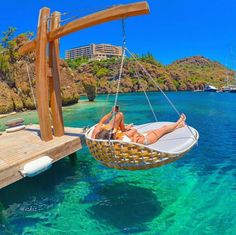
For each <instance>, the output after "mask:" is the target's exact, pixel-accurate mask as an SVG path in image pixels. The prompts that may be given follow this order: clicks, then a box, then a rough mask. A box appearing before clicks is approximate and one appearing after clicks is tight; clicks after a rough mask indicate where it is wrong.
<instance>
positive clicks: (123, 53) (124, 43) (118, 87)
mask: <svg viewBox="0 0 236 235" xmlns="http://www.w3.org/2000/svg"><path fill="white" fill-rule="evenodd" d="M122 33H123V46H122V58H121V64H120V71H119V77H118V84H117V89H116V96H115V102H114V106H116V105H117V100H118V94H119V90H120V81H121V76H122V71H123V66H124V58H125V47H126V33H125V21H124V19H122Z"/></svg>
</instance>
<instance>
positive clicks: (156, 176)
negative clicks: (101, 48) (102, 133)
mask: <svg viewBox="0 0 236 235" xmlns="http://www.w3.org/2000/svg"><path fill="white" fill-rule="evenodd" d="M168 95H169V97H170V98H171V99H172V100H173V101H174V102H175V103H176V105H177V107H178V109H180V111H182V112H185V113H186V115H187V117H188V123H189V124H190V125H191V126H193V127H195V128H196V129H198V131H199V133H200V140H199V144H198V147H195V148H194V149H193V150H192V151H191V152H189V153H188V154H186V155H185V157H184V158H182V159H180V160H178V161H176V162H174V163H172V164H169V165H166V166H163V167H161V168H156V169H151V170H146V171H136V172H129V171H118V170H113V169H109V168H106V167H104V166H102V165H100V164H99V163H98V162H96V161H95V160H94V159H93V158H92V157H91V155H90V154H89V152H88V149H87V148H86V147H84V148H83V150H82V151H79V152H78V153H77V156H76V157H75V158H71V159H70V158H65V159H63V160H61V161H59V162H58V163H56V164H54V165H53V167H52V168H51V169H50V170H49V171H47V172H44V173H42V174H41V175H39V176H37V177H34V178H25V179H23V180H21V181H19V182H17V183H15V184H13V185H11V186H8V187H6V188H4V189H2V190H0V234H27V235H29V234H95V235H96V234H116V235H117V234H145V235H146V234H181V235H182V234H183V235H185V234H214V235H215V234H236V216H235V214H236V167H235V166H236V102H235V101H236V94H223V93H190V92H182V93H168ZM149 96H150V99H151V101H152V103H153V104H154V106H155V110H156V111H157V116H158V119H159V120H160V121H163V120H171V121H172V120H173V121H174V120H175V119H176V118H177V117H176V114H175V113H174V112H173V111H172V110H171V108H170V107H169V105H168V104H167V103H166V102H165V100H164V99H163V98H162V96H161V94H157V93H150V94H149ZM113 99H114V96H113V97H110V100H109V101H108V102H107V104H108V105H107V110H109V109H110V107H111V106H112V100H113ZM105 100H106V96H99V97H98V98H97V100H96V102H94V103H89V102H86V101H85V100H82V101H81V102H80V103H78V104H76V105H74V106H70V107H66V108H64V111H63V113H64V118H65V124H66V125H67V126H72V127H77V126H86V125H92V124H94V123H95V122H97V117H98V116H100V115H101V114H102V111H103V107H104V101H105ZM119 104H120V106H121V109H122V111H123V112H124V113H125V116H126V117H127V118H126V122H127V123H130V122H132V123H135V124H140V123H143V122H148V121H153V116H152V114H151V112H150V110H149V108H148V105H147V104H146V100H145V97H144V96H143V94H132V95H128V94H123V95H120V98H119ZM16 116H23V117H24V118H25V119H26V122H27V123H30V122H33V123H35V122H37V117H36V113H35V112H27V113H22V114H17V115H16ZM10 118H12V117H10ZM10 118H9V117H8V118H5V119H0V129H3V123H4V122H5V121H6V120H8V119H10Z"/></svg>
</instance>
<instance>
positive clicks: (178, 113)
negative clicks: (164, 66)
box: [126, 48, 197, 140]
mask: <svg viewBox="0 0 236 235" xmlns="http://www.w3.org/2000/svg"><path fill="white" fill-rule="evenodd" d="M126 51H127V52H128V53H129V54H130V55H131V57H132V58H133V59H134V60H135V61H136V62H137V64H138V65H139V66H140V67H141V68H142V70H143V71H144V72H145V73H146V74H147V76H148V77H149V78H150V79H151V80H152V82H153V83H154V84H155V85H156V86H157V88H158V89H159V90H160V92H161V93H162V94H163V96H164V97H165V98H166V100H167V101H168V103H169V104H170V106H171V107H172V108H173V109H174V111H175V112H176V113H177V115H178V116H179V117H181V114H180V112H179V110H178V109H177V108H176V107H175V105H174V104H173V102H172V101H171V100H170V99H169V97H168V96H167V95H166V94H165V92H164V91H163V90H162V89H161V87H160V86H159V85H158V84H157V82H156V81H155V80H154V79H153V77H152V76H151V75H150V73H149V72H148V71H147V70H146V69H145V68H144V66H143V65H142V64H141V63H140V62H139V61H138V59H137V58H136V57H135V55H134V54H133V53H132V52H130V50H129V49H128V48H126ZM186 126H187V128H188V130H189V131H190V133H191V134H192V136H193V137H194V139H196V136H195V135H194V133H193V131H192V130H191V128H190V127H189V126H188V125H187V123H186ZM196 140H197V139H196Z"/></svg>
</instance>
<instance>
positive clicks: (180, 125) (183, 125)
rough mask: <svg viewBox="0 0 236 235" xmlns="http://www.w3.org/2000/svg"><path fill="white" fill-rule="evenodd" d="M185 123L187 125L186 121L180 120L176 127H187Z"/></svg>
mask: <svg viewBox="0 0 236 235" xmlns="http://www.w3.org/2000/svg"><path fill="white" fill-rule="evenodd" d="M185 125H186V124H185V122H184V121H182V122H180V123H179V124H178V126H177V127H176V129H178V128H182V127H185Z"/></svg>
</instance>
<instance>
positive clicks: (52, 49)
mask: <svg viewBox="0 0 236 235" xmlns="http://www.w3.org/2000/svg"><path fill="white" fill-rule="evenodd" d="M60 20H61V14H60V12H54V13H53V14H52V18H51V27H50V30H51V31H52V30H54V29H56V28H58V27H59V26H60ZM59 58H60V53H59V39H56V40H54V41H52V42H50V44H49V66H50V67H51V70H52V77H49V84H50V86H49V87H50V107H51V113H52V123H53V131H54V135H55V136H58V137H59V136H63V135H64V122H63V116H62V98H61V90H60V67H59V63H60V61H59Z"/></svg>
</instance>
